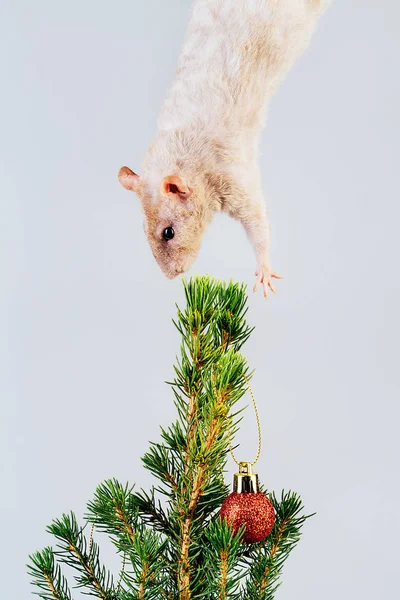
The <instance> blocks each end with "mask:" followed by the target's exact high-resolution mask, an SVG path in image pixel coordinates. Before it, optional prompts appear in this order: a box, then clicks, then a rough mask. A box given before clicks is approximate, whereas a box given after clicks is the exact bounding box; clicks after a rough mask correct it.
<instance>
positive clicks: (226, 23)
mask: <svg viewBox="0 0 400 600" xmlns="http://www.w3.org/2000/svg"><path fill="white" fill-rule="evenodd" d="M327 4H328V1H327V0H326V1H324V0H240V2H238V1H237V0H195V2H194V5H193V9H192V14H191V18H190V21H189V25H188V29H187V32H186V36H185V40H184V43H183V48H182V51H181V55H180V58H179V61H178V67H177V70H176V74H175V78H174V80H173V82H172V85H171V86H170V89H169V91H168V93H167V96H166V99H165V101H164V104H163V106H162V109H161V113H160V115H159V119H158V133H157V136H156V138H155V140H154V141H153V143H152V145H151V146H150V148H149V149H148V151H147V153H146V155H145V159H144V164H143V174H142V176H140V177H139V176H138V175H136V174H135V173H134V172H133V171H132V170H131V169H129V168H128V167H122V168H121V169H120V171H119V174H118V177H119V180H120V182H121V184H122V185H123V186H124V187H125V188H126V189H128V190H132V191H135V192H136V193H137V195H138V196H139V198H140V200H141V204H142V208H143V212H144V226H145V231H146V235H147V238H148V241H149V243H150V246H151V249H152V251H153V254H154V257H155V258H156V260H157V262H158V264H159V265H160V267H161V269H162V270H163V272H164V273H165V275H166V276H167V277H169V278H173V277H176V276H177V275H179V274H180V273H183V272H185V271H187V270H188V269H189V268H190V267H191V265H192V264H193V262H194V261H195V259H196V257H197V254H198V252H199V249H200V244H201V240H202V236H203V233H204V230H205V229H206V227H207V225H208V224H209V223H210V221H211V220H212V218H213V216H214V215H215V213H216V212H218V211H224V212H225V213H228V214H229V215H230V216H231V217H233V218H234V219H237V220H239V221H240V222H241V223H242V224H243V226H244V228H245V230H246V233H247V235H248V238H249V240H250V242H251V244H252V245H253V248H254V251H255V255H256V261H257V269H256V277H257V279H256V284H255V286H254V290H256V289H257V288H258V287H259V286H260V285H262V286H263V290H264V295H265V296H267V291H268V287H269V288H270V289H271V290H272V291H273V292H275V288H274V285H273V283H272V278H273V277H277V278H279V277H280V276H279V275H278V274H277V273H275V272H274V271H273V270H272V267H271V263H270V257H269V237H270V236H269V222H268V216H267V209H266V204H265V201H264V197H263V192H262V186H261V177H260V168H259V164H258V147H259V138H260V132H261V129H262V127H263V125H264V122H265V118H266V111H267V106H268V101H269V99H270V98H271V96H272V94H273V93H274V91H275V89H276V88H277V86H278V84H279V83H280V81H281V80H282V78H283V77H284V75H285V74H286V73H287V71H288V70H289V68H290V67H291V66H292V64H293V63H294V61H295V60H296V58H297V57H298V56H299V55H300V54H301V53H302V51H303V50H304V49H305V48H306V46H307V44H308V42H309V40H310V37H311V35H312V32H313V30H314V28H315V25H316V22H317V20H318V17H319V16H320V15H321V13H322V12H323V10H324V9H325V7H326V5H327ZM166 228H172V229H173V232H172V235H173V237H172V238H171V239H168V240H167V239H165V237H164V233H163V232H164V231H165V230H166Z"/></svg>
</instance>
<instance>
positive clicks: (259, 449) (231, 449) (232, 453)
mask: <svg viewBox="0 0 400 600" xmlns="http://www.w3.org/2000/svg"><path fill="white" fill-rule="evenodd" d="M243 378H244V380H245V382H246V383H247V388H248V390H249V392H250V397H251V401H252V403H253V408H254V412H255V415H256V422H257V436H258V448H257V455H256V457H255V459H254V460H253V462H252V463H250V464H251V466H254V465H255V464H256V462H257V461H258V459H259V458H260V455H261V443H262V437H261V422H260V415H259V413H258V408H257V404H256V400H255V398H254V394H253V390H252V389H251V386H250V383H249V380H248V378H247V377H246V375H245V374H243ZM213 383H214V394H215V396H216V395H217V389H216V385H215V380H213ZM228 437H229V450H230V453H231V456H232V458H233V460H234V461H235V463H236V464H237V465H238V466H239V465H240V461H238V460H237V458H236V456H235V454H234V452H233V445H232V436H231V429H230V427H228Z"/></svg>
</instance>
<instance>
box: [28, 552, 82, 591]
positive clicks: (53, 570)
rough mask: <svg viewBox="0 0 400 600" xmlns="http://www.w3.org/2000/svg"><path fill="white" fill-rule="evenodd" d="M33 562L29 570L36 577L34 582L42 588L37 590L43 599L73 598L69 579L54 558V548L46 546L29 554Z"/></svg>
mask: <svg viewBox="0 0 400 600" xmlns="http://www.w3.org/2000/svg"><path fill="white" fill-rule="evenodd" d="M29 559H30V561H31V564H29V565H28V572H29V574H30V575H31V576H32V577H33V578H34V579H33V581H32V583H33V584H34V585H36V586H37V587H39V588H40V590H41V591H40V592H35V593H36V594H37V595H38V596H40V597H41V598H43V600H72V596H71V592H70V590H69V587H68V583H67V580H66V579H65V577H64V576H63V574H62V572H61V568H60V566H59V565H58V564H57V562H56V561H55V558H54V552H53V550H52V548H49V547H47V548H44V549H43V550H42V551H41V552H35V553H34V554H31V555H30V556H29Z"/></svg>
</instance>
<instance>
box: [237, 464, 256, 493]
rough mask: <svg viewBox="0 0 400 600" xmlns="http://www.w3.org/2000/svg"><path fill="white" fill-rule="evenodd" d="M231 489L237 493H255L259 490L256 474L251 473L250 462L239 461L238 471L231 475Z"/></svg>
mask: <svg viewBox="0 0 400 600" xmlns="http://www.w3.org/2000/svg"><path fill="white" fill-rule="evenodd" d="M233 491H234V492H236V493H237V494H257V492H259V487H258V475H257V473H253V469H252V466H251V463H249V462H240V463H239V473H235V474H234V476H233Z"/></svg>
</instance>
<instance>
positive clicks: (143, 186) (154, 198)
mask: <svg viewBox="0 0 400 600" xmlns="http://www.w3.org/2000/svg"><path fill="white" fill-rule="evenodd" d="M118 179H119V181H120V183H121V185H123V187H124V188H125V189H127V190H131V191H134V192H136V194H137V195H138V196H139V198H140V200H141V203H142V208H143V212H144V217H145V222H144V228H145V232H146V235H147V239H148V240H149V244H150V246H151V249H152V252H153V254H154V257H155V259H156V261H157V262H158V264H159V265H160V267H161V269H162V270H163V272H164V274H165V275H166V276H167V277H168V278H169V279H173V278H174V277H176V276H177V275H179V274H181V273H184V272H185V271H187V270H188V269H189V268H190V267H191V266H192V264H193V262H194V261H195V259H196V257H197V254H198V252H199V249H200V244H201V239H202V236H203V232H204V229H205V226H206V224H207V221H208V218H207V211H206V209H205V205H206V203H205V199H204V198H203V197H202V196H201V193H200V192H199V191H197V190H195V189H192V188H191V187H189V186H188V185H187V183H186V182H185V181H184V180H183V178H182V177H180V176H178V175H169V176H167V177H164V178H162V179H161V180H160V181H158V182H155V183H151V182H150V181H148V180H146V179H145V178H141V177H139V176H138V175H136V173H134V172H133V171H131V169H129V168H128V167H122V168H121V169H120V170H119V173H118Z"/></svg>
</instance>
